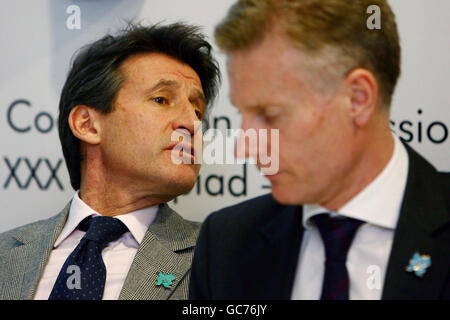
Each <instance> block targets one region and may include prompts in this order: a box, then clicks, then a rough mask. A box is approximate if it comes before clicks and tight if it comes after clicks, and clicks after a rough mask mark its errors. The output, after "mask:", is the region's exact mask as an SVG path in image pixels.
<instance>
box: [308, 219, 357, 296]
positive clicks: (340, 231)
mask: <svg viewBox="0 0 450 320" xmlns="http://www.w3.org/2000/svg"><path fill="white" fill-rule="evenodd" d="M312 220H313V221H314V223H315V224H316V226H317V228H318V229H319V232H320V235H321V236H322V240H323V243H324V246H325V256H326V258H325V275H324V280H323V286H322V294H321V298H320V299H321V300H348V295H349V294H348V291H349V280H348V273H347V268H346V266H345V263H346V261H347V254H348V250H349V248H350V246H351V244H352V241H353V238H354V236H355V234H356V231H357V230H358V228H359V227H360V226H361V224H363V223H364V222H363V221H360V220H357V219H352V218H332V217H330V215H329V214H319V215H317V216H314V217H312Z"/></svg>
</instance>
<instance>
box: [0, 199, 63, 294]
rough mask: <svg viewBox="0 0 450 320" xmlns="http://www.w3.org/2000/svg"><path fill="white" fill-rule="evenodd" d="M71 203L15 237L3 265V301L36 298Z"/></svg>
mask: <svg viewBox="0 0 450 320" xmlns="http://www.w3.org/2000/svg"><path fill="white" fill-rule="evenodd" d="M69 208H70V203H69V204H68V205H67V206H66V207H65V208H64V209H63V210H62V211H61V212H60V213H59V214H58V215H56V216H54V217H52V218H50V219H48V220H45V221H42V223H39V222H38V223H35V224H32V225H31V226H25V227H24V228H23V229H22V230H20V232H18V233H17V234H15V235H14V240H15V241H16V243H17V246H15V247H14V248H12V249H11V250H10V252H9V254H8V259H7V261H6V263H5V265H4V270H3V272H2V273H3V274H4V283H3V288H2V292H1V294H2V298H3V299H33V296H34V294H35V292H36V288H37V285H38V283H39V279H40V278H41V274H42V272H43V270H44V267H45V265H46V264H47V261H48V257H49V255H50V252H51V250H52V248H53V244H54V243H55V241H56V239H57V238H58V235H59V234H60V232H61V230H62V228H63V227H64V224H65V222H66V219H67V215H68V212H69Z"/></svg>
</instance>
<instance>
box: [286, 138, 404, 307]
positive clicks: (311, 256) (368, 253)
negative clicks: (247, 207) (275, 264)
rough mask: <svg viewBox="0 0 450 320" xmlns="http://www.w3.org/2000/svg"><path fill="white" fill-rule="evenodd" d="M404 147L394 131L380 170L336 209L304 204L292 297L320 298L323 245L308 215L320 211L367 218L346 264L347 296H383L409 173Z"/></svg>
mask: <svg viewBox="0 0 450 320" xmlns="http://www.w3.org/2000/svg"><path fill="white" fill-rule="evenodd" d="M408 165H409V160H408V154H407V151H406V148H405V147H404V146H403V144H402V143H401V142H400V140H399V139H398V138H397V137H396V136H395V135H394V152H393V155H392V157H391V159H390V160H389V162H388V164H387V165H386V167H385V168H384V169H383V170H382V172H381V173H380V174H379V175H378V176H377V177H376V178H375V179H374V180H373V181H372V182H371V183H370V184H369V185H368V186H367V187H366V188H364V189H363V190H362V191H361V192H359V193H358V194H357V195H356V196H355V197H353V198H352V199H351V200H350V201H349V202H347V203H346V204H345V205H344V206H343V207H342V208H340V209H339V211H338V212H331V211H330V210H328V209H325V208H323V207H320V206H319V205H304V206H303V226H304V227H305V232H304V235H303V240H302V245H301V248H300V254H299V262H298V264H297V272H296V276H295V282H294V287H293V290H292V297H291V298H292V299H295V300H297V299H298V300H315V299H320V295H321V293H322V282H323V277H324V272H325V266H324V262H325V249H324V245H323V241H322V238H321V236H320V233H319V231H318V229H317V228H316V227H315V225H314V224H313V222H312V221H311V220H310V219H311V217H312V216H314V215H317V214H320V213H326V212H328V213H330V214H331V215H333V216H345V217H351V218H355V219H359V220H362V221H364V222H365V223H364V224H363V225H361V227H360V228H359V230H358V231H357V233H356V235H355V238H354V239H353V242H352V245H351V247H350V249H349V252H348V256H347V261H346V266H347V270H348V275H349V299H351V300H360V299H362V300H379V299H380V298H381V293H382V290H383V284H384V278H385V275H386V268H387V263H388V260H389V255H390V252H391V247H392V241H393V238H394V231H395V228H396V225H397V220H398V217H399V214H400V209H401V208H400V207H401V203H402V199H403V193H404V190H405V186H406V179H407V174H408Z"/></svg>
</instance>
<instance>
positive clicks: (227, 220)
mask: <svg viewBox="0 0 450 320" xmlns="http://www.w3.org/2000/svg"><path fill="white" fill-rule="evenodd" d="M284 207H285V206H283V205H281V204H280V203H278V202H276V201H275V199H274V198H273V197H272V195H271V194H266V195H263V196H259V197H256V198H252V199H249V200H246V201H243V202H240V203H238V204H235V205H232V206H229V207H225V208H223V209H220V210H218V211H215V212H213V213H211V214H210V215H209V216H208V217H207V219H206V220H205V222H204V224H205V223H207V224H210V225H217V226H218V227H219V228H230V229H232V230H234V229H235V228H236V227H237V228H238V229H241V228H244V229H245V228H254V227H255V226H258V225H260V224H262V223H264V222H266V221H267V220H270V219H272V217H273V216H274V215H275V214H278V213H279V212H281V211H282V209H283V208H284Z"/></svg>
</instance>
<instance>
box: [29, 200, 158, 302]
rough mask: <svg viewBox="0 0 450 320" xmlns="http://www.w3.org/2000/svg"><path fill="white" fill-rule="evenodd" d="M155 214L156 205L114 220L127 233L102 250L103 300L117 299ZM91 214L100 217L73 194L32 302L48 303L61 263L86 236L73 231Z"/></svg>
mask: <svg viewBox="0 0 450 320" xmlns="http://www.w3.org/2000/svg"><path fill="white" fill-rule="evenodd" d="M157 211H158V206H157V205H155V206H152V207H148V208H144V209H141V210H137V211H133V212H130V213H127V214H123V215H119V216H116V217H115V218H117V219H119V220H120V221H122V222H123V223H124V224H125V225H126V226H127V228H128V230H129V231H128V232H125V233H124V234H123V235H122V236H121V237H120V238H119V239H117V240H116V241H113V242H110V243H109V244H108V245H107V246H106V247H105V249H103V251H102V257H103V261H104V263H105V267H106V281H105V290H104V292H103V297H102V299H103V300H116V299H117V298H118V297H119V295H120V291H121V290H122V286H123V284H124V282H125V278H126V276H127V274H128V271H129V269H130V267H131V263H132V262H133V259H134V256H135V255H136V252H137V250H138V248H139V245H140V244H141V242H142V239H144V235H145V233H146V232H147V229H148V227H149V226H150V225H151V224H152V222H153V220H154V219H155V217H156V213H157ZM90 215H100V214H99V213H98V212H96V211H95V210H93V209H92V208H90V207H89V206H88V205H87V204H86V203H85V202H84V201H83V200H81V199H80V198H79V196H78V192H76V193H75V195H74V197H73V199H72V203H71V206H70V211H69V216H68V218H67V222H66V224H65V226H64V228H63V230H62V232H61V234H60V235H59V237H58V239H57V240H56V242H55V244H54V246H53V250H52V252H51V253H50V257H49V260H48V263H47V265H46V266H45V269H44V272H43V274H42V277H41V279H40V282H39V285H38V287H37V290H36V294H35V296H34V299H35V300H47V299H48V297H49V296H50V293H51V292H52V289H53V286H54V284H55V282H56V278H57V277H58V274H59V271H60V270H61V268H62V266H63V264H64V262H65V261H66V259H67V257H68V256H69V255H70V253H71V252H72V251H73V250H74V249H75V247H76V246H77V245H78V243H79V242H80V240H81V238H82V237H83V236H84V234H85V232H84V231H81V230H78V229H76V228H77V226H78V224H79V223H80V222H81V221H82V220H83V219H84V218H86V217H87V216H90Z"/></svg>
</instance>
